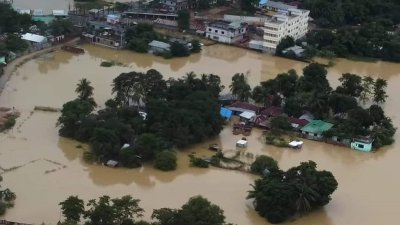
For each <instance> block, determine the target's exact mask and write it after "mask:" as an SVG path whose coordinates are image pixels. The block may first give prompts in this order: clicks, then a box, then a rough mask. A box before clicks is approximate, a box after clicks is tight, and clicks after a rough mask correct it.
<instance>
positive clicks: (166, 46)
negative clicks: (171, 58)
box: [149, 40, 171, 49]
mask: <svg viewBox="0 0 400 225" xmlns="http://www.w3.org/2000/svg"><path fill="white" fill-rule="evenodd" d="M149 46H150V47H156V48H163V49H169V48H170V47H171V45H170V44H168V43H165V42H161V41H156V40H153V41H152V42H150V43H149Z"/></svg>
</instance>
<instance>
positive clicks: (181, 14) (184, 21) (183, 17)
mask: <svg viewBox="0 0 400 225" xmlns="http://www.w3.org/2000/svg"><path fill="white" fill-rule="evenodd" d="M178 27H179V29H181V30H189V28H190V12H189V11H188V10H180V11H178Z"/></svg>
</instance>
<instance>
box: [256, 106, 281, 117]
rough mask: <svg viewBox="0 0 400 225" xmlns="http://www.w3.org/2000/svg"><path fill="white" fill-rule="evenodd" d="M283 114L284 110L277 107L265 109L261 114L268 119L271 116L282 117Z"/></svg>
mask: <svg viewBox="0 0 400 225" xmlns="http://www.w3.org/2000/svg"><path fill="white" fill-rule="evenodd" d="M282 113H283V110H282V108H281V107H277V106H271V107H269V108H266V109H264V110H263V111H262V112H261V114H262V115H266V116H268V117H271V116H280V115H281V114H282Z"/></svg>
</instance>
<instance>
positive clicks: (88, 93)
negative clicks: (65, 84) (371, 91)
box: [75, 78, 97, 107]
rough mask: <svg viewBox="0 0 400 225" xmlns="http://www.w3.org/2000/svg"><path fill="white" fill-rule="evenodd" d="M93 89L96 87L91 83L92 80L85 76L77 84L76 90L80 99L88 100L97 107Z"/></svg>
mask: <svg viewBox="0 0 400 225" xmlns="http://www.w3.org/2000/svg"><path fill="white" fill-rule="evenodd" d="M93 90H94V88H93V87H92V86H91V85H90V81H88V80H87V79H86V78H83V79H81V80H80V81H79V83H78V84H77V86H76V89H75V92H76V93H77V94H78V99H80V100H82V101H87V102H89V103H90V104H92V105H93V106H94V107H96V106H97V104H96V102H95V101H94V99H93Z"/></svg>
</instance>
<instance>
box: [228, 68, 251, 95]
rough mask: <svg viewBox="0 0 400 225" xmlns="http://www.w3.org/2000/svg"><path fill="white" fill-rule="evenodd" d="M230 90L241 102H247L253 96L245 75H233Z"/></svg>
mask: <svg viewBox="0 0 400 225" xmlns="http://www.w3.org/2000/svg"><path fill="white" fill-rule="evenodd" d="M229 88H230V90H231V92H232V94H233V95H235V96H237V98H238V100H240V101H247V100H248V99H249V97H250V95H251V87H250V85H249V84H248V83H247V77H246V76H245V75H244V74H243V73H236V74H235V75H233V77H232V83H231V85H229Z"/></svg>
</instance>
